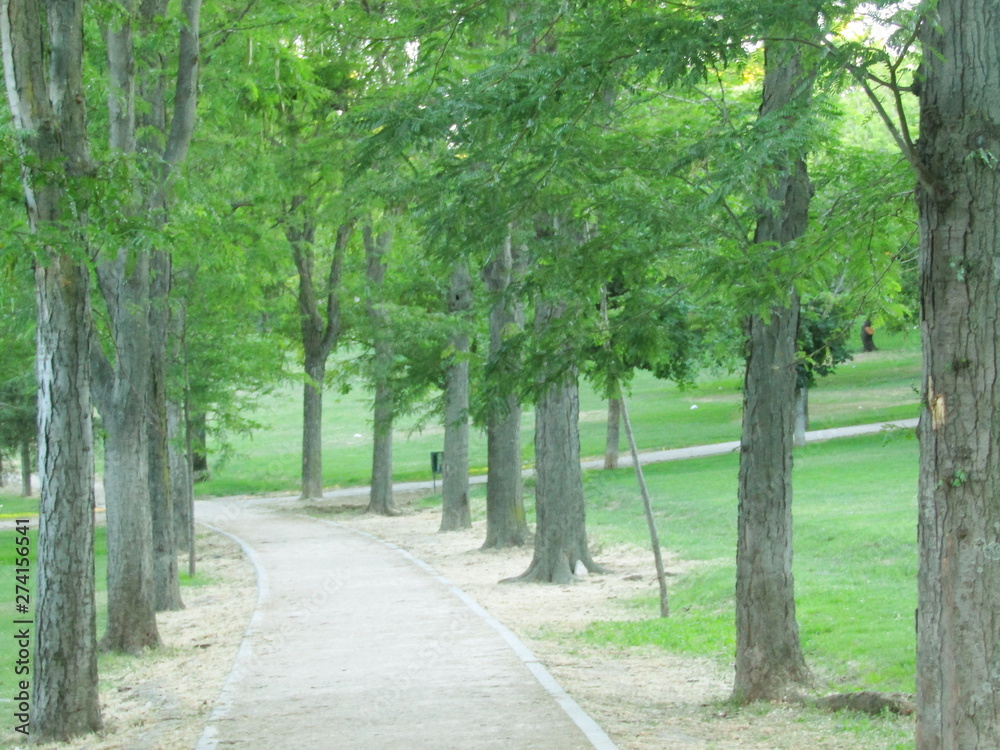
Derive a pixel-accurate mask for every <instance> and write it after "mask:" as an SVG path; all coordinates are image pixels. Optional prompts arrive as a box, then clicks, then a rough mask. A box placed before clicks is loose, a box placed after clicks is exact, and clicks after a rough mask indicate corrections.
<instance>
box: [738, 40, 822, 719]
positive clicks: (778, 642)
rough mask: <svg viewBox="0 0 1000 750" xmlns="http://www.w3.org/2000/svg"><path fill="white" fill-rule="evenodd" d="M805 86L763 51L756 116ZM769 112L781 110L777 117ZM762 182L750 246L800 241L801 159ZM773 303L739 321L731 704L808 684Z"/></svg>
mask: <svg viewBox="0 0 1000 750" xmlns="http://www.w3.org/2000/svg"><path fill="white" fill-rule="evenodd" d="M810 87H811V83H810V80H809V78H808V76H807V75H806V74H805V73H804V72H803V70H802V65H801V60H800V52H799V51H798V48H797V47H795V46H794V45H792V44H790V43H773V44H770V45H769V46H768V47H767V49H766V50H765V74H764V101H763V104H762V105H761V118H762V119H764V118H773V117H775V116H783V117H789V118H790V117H792V116H793V115H791V114H787V115H786V114H783V111H786V109H785V108H787V107H789V106H795V105H799V106H801V105H802V104H803V103H804V102H805V101H808V97H809V91H810ZM778 113H782V114H781V115H778ZM788 157H789V167H788V169H787V170H786V171H785V172H783V173H778V174H777V175H775V176H774V177H773V179H772V183H771V185H770V186H769V190H768V192H769V198H770V201H771V202H772V206H773V207H770V208H766V209H765V210H763V211H762V212H761V215H760V218H759V219H758V222H757V231H756V234H755V236H754V241H755V242H757V243H778V244H781V245H784V244H786V243H788V242H791V241H793V240H794V239H796V238H798V237H800V236H802V235H803V234H804V233H805V230H806V228H807V225H808V220H809V200H810V198H811V197H812V187H811V185H810V183H809V176H808V173H807V171H806V165H805V161H804V155H802V154H794V153H793V154H789V155H788ZM789 296H790V299H789V301H788V302H787V303H786V304H784V305H775V306H774V307H773V308H772V310H771V315H770V317H769V319H764V318H761V317H760V316H757V315H752V316H751V317H750V319H749V321H748V323H747V343H746V347H747V363H746V377H745V381H744V388H743V437H742V447H741V454H740V475H739V521H738V542H737V550H736V679H735V685H734V688H733V697H734V698H735V700H737V701H738V702H741V703H743V702H749V701H756V700H768V699H775V698H781V697H783V696H784V694H785V692H786V690H787V688H788V686H789V685H791V684H798V683H805V682H808V681H809V679H810V675H809V671H808V669H807V668H806V664H805V659H804V657H803V656H802V649H801V646H800V644H799V631H798V624H797V622H796V619H795V590H794V584H793V580H792V444H793V437H794V431H795V385H796V352H797V345H796V339H797V333H798V322H799V301H798V297H797V296H796V295H795V294H794V293H791V294H790V295H789Z"/></svg>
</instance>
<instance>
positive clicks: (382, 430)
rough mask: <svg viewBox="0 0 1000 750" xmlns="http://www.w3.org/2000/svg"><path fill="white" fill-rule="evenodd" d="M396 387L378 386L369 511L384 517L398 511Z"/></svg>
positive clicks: (376, 388)
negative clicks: (395, 494) (394, 477)
mask: <svg viewBox="0 0 1000 750" xmlns="http://www.w3.org/2000/svg"><path fill="white" fill-rule="evenodd" d="M393 411H394V406H393V396H392V386H390V385H389V384H388V383H386V382H379V383H377V384H376V385H375V413H374V420H373V421H374V437H375V440H374V447H373V449H372V488H371V496H370V498H369V501H368V512H369V513H378V514H379V515H382V516H391V515H395V513H396V506H395V503H394V502H393V497H392V419H393Z"/></svg>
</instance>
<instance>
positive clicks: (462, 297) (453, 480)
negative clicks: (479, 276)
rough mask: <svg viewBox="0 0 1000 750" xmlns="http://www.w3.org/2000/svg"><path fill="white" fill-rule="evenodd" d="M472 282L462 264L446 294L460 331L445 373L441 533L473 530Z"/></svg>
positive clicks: (450, 310)
mask: <svg viewBox="0 0 1000 750" xmlns="http://www.w3.org/2000/svg"><path fill="white" fill-rule="evenodd" d="M471 308H472V278H471V277H470V276H469V269H468V268H467V267H466V266H465V264H464V262H460V265H459V266H458V267H457V268H456V269H455V272H454V273H453V274H452V277H451V287H450V289H449V292H448V312H450V313H451V314H452V315H453V316H454V317H456V318H459V319H460V321H461V325H462V330H460V331H459V332H458V333H456V334H455V335H454V336H453V337H452V339H451V350H452V355H451V361H450V362H449V363H448V364H447V365H446V369H445V387H444V402H445V406H444V467H443V471H442V476H441V528H440V530H441V531H455V530H456V529H468V528H471V527H472V512H471V510H470V508H469V358H468V354H469V333H468V331H467V330H465V324H466V322H467V321H466V319H465V318H466V316H467V315H468V312H469V310H470V309H471Z"/></svg>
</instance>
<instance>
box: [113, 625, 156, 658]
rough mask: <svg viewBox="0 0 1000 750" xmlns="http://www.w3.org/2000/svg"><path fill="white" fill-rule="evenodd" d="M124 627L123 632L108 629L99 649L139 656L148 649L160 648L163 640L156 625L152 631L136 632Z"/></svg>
mask: <svg viewBox="0 0 1000 750" xmlns="http://www.w3.org/2000/svg"><path fill="white" fill-rule="evenodd" d="M125 630H127V629H122V631H121V632H118V631H115V632H112V631H110V630H109V631H108V632H107V633H105V634H104V637H103V638H101V640H100V642H99V643H98V644H97V650H98V651H101V652H102V653H106V654H131V655H133V656H137V655H139V654H141V653H142V652H143V651H145V650H146V649H154V648H160V647H161V646H162V645H163V642H162V641H161V640H160V634H159V632H158V631H157V630H156V628H155V626H154V628H153V630H152V631H145V632H136V630H134V629H133V630H128V632H125Z"/></svg>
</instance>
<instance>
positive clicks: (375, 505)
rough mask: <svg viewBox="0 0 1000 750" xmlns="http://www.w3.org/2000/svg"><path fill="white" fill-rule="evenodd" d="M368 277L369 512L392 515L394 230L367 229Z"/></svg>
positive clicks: (366, 272)
mask: <svg viewBox="0 0 1000 750" xmlns="http://www.w3.org/2000/svg"><path fill="white" fill-rule="evenodd" d="M362 234H363V239H364V245H365V277H366V279H367V281H368V320H369V323H370V325H371V327H372V338H373V348H374V362H373V370H374V371H373V379H374V383H375V409H374V420H373V421H374V446H373V448H372V482H371V496H370V498H369V501H368V512H369V513H378V514H379V515H383V516H389V515H394V514H395V513H396V506H395V504H394V502H393V497H392V423H393V419H394V416H395V411H396V408H395V402H394V401H395V400H394V393H393V387H392V378H391V375H392V372H391V371H392V359H393V346H392V338H391V332H390V330H389V316H388V314H387V313H386V311H385V309H384V308H383V307H382V303H381V296H382V282H383V281H384V280H385V269H386V260H385V255H386V253H387V252H388V250H389V246H390V245H391V244H392V232H391V230H389V229H384V230H382V232H380V233H379V235H378V236H377V237H376V236H375V235H374V233H373V231H372V226H371V224H367V225H366V226H365V227H364V229H363V231H362Z"/></svg>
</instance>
